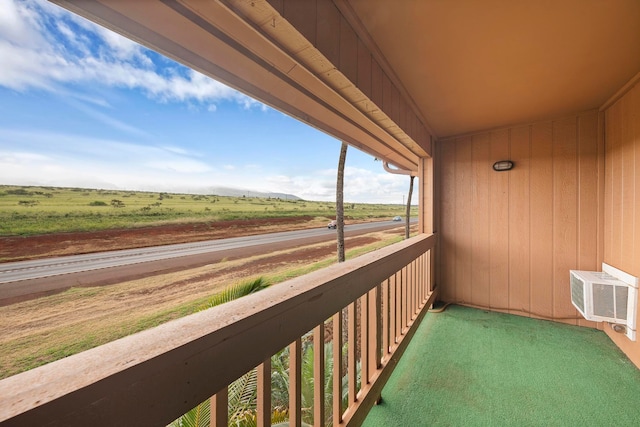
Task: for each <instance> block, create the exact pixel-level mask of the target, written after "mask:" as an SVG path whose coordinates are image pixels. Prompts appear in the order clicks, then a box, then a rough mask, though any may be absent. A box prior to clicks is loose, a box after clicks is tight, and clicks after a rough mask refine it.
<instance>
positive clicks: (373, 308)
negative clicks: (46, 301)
mask: <svg viewBox="0 0 640 427" xmlns="http://www.w3.org/2000/svg"><path fill="white" fill-rule="evenodd" d="M368 299H369V333H368V334H367V335H368V336H369V351H368V352H367V353H368V355H369V361H368V363H367V368H368V371H367V381H366V383H367V384H369V383H371V378H373V374H374V373H375V372H376V369H378V364H379V363H380V334H381V330H380V322H379V316H380V285H378V286H376V287H375V288H373V289H371V291H369V295H368ZM363 377H364V374H363ZM362 383H363V384H364V383H365V381H364V380H363V381H362Z"/></svg>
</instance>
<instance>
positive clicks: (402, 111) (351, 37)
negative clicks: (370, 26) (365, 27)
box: [268, 0, 430, 152]
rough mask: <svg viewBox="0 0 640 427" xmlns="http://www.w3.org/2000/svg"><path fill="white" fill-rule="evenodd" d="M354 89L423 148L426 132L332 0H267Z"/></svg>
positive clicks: (426, 140) (426, 136)
mask: <svg viewBox="0 0 640 427" xmlns="http://www.w3.org/2000/svg"><path fill="white" fill-rule="evenodd" d="M268 1H269V4H270V5H271V6H272V7H273V8H274V9H275V10H276V11H277V12H278V13H280V15H282V16H283V17H284V18H285V19H286V20H287V21H289V22H290V23H291V24H292V25H293V26H294V27H296V29H297V30H298V31H299V32H300V33H301V34H302V35H303V36H304V37H305V38H306V39H307V40H309V42H311V43H312V44H313V45H314V46H315V47H316V48H317V49H318V50H319V51H320V52H322V54H323V55H324V56H325V57H326V58H327V59H329V60H330V61H331V62H332V63H333V64H334V65H335V66H336V68H337V69H338V70H339V71H340V72H341V73H342V74H344V75H345V76H346V77H347V78H348V79H349V80H351V82H352V83H353V84H355V85H356V86H357V87H358V89H359V90H360V91H361V92H362V93H363V94H364V95H365V96H366V97H367V98H369V99H370V100H371V102H373V103H374V104H376V105H377V106H378V107H379V108H380V109H381V110H382V111H383V112H384V113H385V114H386V115H387V116H388V117H389V118H390V119H391V120H393V121H394V122H395V123H396V124H397V125H398V127H399V128H401V129H402V130H403V131H404V132H405V133H406V134H407V135H408V136H409V137H410V138H411V139H413V140H414V141H415V142H417V143H418V144H419V145H420V146H421V147H423V149H425V151H427V152H429V150H428V149H426V148H425V147H429V144H430V140H429V131H428V130H427V128H426V127H425V125H424V123H422V121H421V120H420V118H419V117H418V115H417V114H416V113H415V112H414V111H413V109H412V108H411V106H410V104H409V102H408V101H407V100H406V99H405V98H404V97H403V96H402V95H401V92H400V91H399V90H398V88H397V87H396V86H395V85H394V84H393V83H392V81H391V79H390V78H389V76H388V75H387V74H386V73H385V72H384V70H383V69H382V68H381V67H380V64H379V63H378V62H377V61H376V59H375V58H374V57H373V55H372V54H371V51H370V50H369V49H368V48H367V45H366V43H365V42H364V41H363V40H361V39H360V38H359V37H358V35H357V34H356V32H355V31H354V29H353V28H352V27H351V25H350V24H349V22H348V21H347V20H346V19H345V18H344V17H343V16H342V14H341V13H340V10H339V9H338V8H337V7H336V5H335V4H334V2H333V0H305V1H302V0H268Z"/></svg>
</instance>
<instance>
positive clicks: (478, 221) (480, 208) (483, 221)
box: [471, 134, 492, 307]
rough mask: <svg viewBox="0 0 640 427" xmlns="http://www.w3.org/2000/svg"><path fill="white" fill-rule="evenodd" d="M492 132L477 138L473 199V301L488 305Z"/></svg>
mask: <svg viewBox="0 0 640 427" xmlns="http://www.w3.org/2000/svg"><path fill="white" fill-rule="evenodd" d="M489 149H490V145H489V135H487V134H483V135H476V136H474V137H473V145H472V153H471V156H472V158H473V164H472V174H473V177H472V179H473V187H472V200H471V211H472V212H473V215H472V218H471V271H472V276H473V277H472V288H471V300H472V301H474V302H476V304H479V305H481V306H485V307H488V306H489V305H490V304H491V301H489V289H490V280H489V250H488V245H489V240H490V236H489V227H488V224H489V186H488V185H486V183H487V182H489V173H490V171H492V169H491V165H492V162H491V160H490V158H491V157H490V152H489Z"/></svg>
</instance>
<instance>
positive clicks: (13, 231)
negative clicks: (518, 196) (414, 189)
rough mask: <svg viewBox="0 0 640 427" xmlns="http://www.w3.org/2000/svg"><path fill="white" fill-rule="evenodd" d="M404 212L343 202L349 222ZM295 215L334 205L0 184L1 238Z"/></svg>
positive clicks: (325, 213)
mask: <svg viewBox="0 0 640 427" xmlns="http://www.w3.org/2000/svg"><path fill="white" fill-rule="evenodd" d="M413 209H414V212H412V215H414V216H415V215H416V214H417V208H416V207H414V208H413ZM404 211H405V207H404V206H402V205H400V204H396V205H393V204H365V203H348V202H345V218H346V219H348V220H365V219H375V218H380V219H388V218H391V217H393V216H396V215H403V214H404ZM296 216H313V217H326V218H333V217H335V203H330V202H313V201H304V200H282V199H273V198H271V199H269V198H258V197H224V196H216V195H194V194H171V193H151V192H141V191H113V190H95V189H84V188H57V187H20V186H7V185H0V236H26V235H34V234H46V233H59V232H69V231H96V230H104V229H110V228H130V227H143V226H152V225H161V224H168V223H188V222H207V221H221V220H237V219H254V218H282V217H296Z"/></svg>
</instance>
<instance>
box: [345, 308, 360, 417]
mask: <svg viewBox="0 0 640 427" xmlns="http://www.w3.org/2000/svg"><path fill="white" fill-rule="evenodd" d="M356 311H357V310H356V303H355V302H353V303H351V304H349V309H348V310H347V317H348V319H347V325H348V326H347V355H348V356H347V378H348V381H347V387H348V390H349V403H348V405H351V404H352V403H354V402H355V401H356V393H357V390H356V378H357V375H358V371H357V369H356V350H357V347H358V342H357V341H358V340H357V334H358V330H357V323H356Z"/></svg>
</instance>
